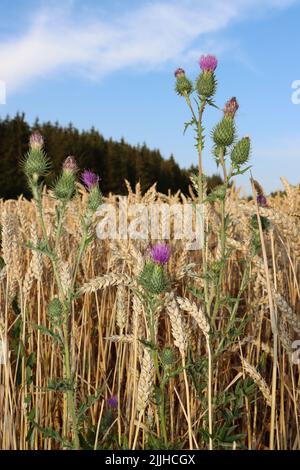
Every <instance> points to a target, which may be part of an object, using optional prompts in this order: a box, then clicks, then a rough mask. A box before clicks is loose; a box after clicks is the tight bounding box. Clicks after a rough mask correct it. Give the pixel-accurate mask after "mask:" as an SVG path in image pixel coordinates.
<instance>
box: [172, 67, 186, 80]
mask: <svg viewBox="0 0 300 470" xmlns="http://www.w3.org/2000/svg"><path fill="white" fill-rule="evenodd" d="M174 75H175V77H176V78H181V77H184V76H185V71H184V70H183V69H182V68H181V67H179V68H178V69H176V70H175V72H174Z"/></svg>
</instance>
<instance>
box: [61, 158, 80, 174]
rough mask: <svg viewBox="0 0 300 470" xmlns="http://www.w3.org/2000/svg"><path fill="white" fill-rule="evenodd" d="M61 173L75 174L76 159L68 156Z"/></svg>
mask: <svg viewBox="0 0 300 470" xmlns="http://www.w3.org/2000/svg"><path fill="white" fill-rule="evenodd" d="M63 171H69V172H70V173H77V171H78V166H77V163H76V158H75V157H73V156H72V155H69V157H67V158H66V159H65V161H64V163H63Z"/></svg>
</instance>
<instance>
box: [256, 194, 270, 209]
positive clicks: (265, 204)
mask: <svg viewBox="0 0 300 470" xmlns="http://www.w3.org/2000/svg"><path fill="white" fill-rule="evenodd" d="M256 199H257V204H258V205H259V206H261V207H268V202H267V198H266V196H264V195H263V194H259V195H258V196H257V198H256Z"/></svg>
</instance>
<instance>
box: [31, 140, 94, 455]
mask: <svg viewBox="0 0 300 470" xmlns="http://www.w3.org/2000/svg"><path fill="white" fill-rule="evenodd" d="M43 145H44V142H43V138H42V136H41V135H40V134H38V133H35V134H33V135H32V136H31V138H30V149H29V152H28V154H27V155H26V157H25V159H24V162H23V165H24V172H25V175H26V177H27V181H28V184H29V187H30V189H31V191H32V194H33V198H34V201H35V203H36V207H37V211H38V216H39V220H40V224H41V228H42V239H41V240H40V241H39V242H38V244H37V245H33V244H31V243H29V244H28V247H29V248H30V249H32V250H36V251H38V252H41V253H43V254H44V255H45V256H47V257H48V258H49V259H50V261H51V266H52V269H53V274H54V279H55V284H56V291H57V296H56V297H54V298H53V299H51V300H50V302H49V306H48V314H49V323H50V328H47V327H45V326H43V325H35V326H36V328H37V329H38V330H40V331H42V332H43V333H45V334H48V335H49V336H50V337H51V338H52V340H53V341H54V342H55V343H57V344H59V346H60V351H61V354H62V360H63V366H64V367H63V370H64V377H63V378H62V379H59V380H56V382H55V383H51V384H49V389H50V390H58V389H59V390H60V391H63V393H65V394H66V399H67V413H66V416H65V423H64V426H63V429H64V430H65V435H64V436H60V435H58V434H57V432H56V431H55V430H51V429H48V428H47V429H45V428H42V427H41V426H40V425H39V424H38V423H33V424H34V425H35V426H36V427H37V428H38V429H39V430H40V431H41V432H42V433H43V434H44V435H47V436H48V437H53V438H54V439H56V440H57V441H59V442H60V443H61V444H62V445H63V446H64V447H71V448H73V449H75V450H79V449H80V433H79V416H78V409H77V402H76V388H77V387H76V378H75V376H74V372H73V371H74V370H75V368H76V367H75V366H76V361H75V358H74V357H73V356H72V354H71V348H70V337H71V331H72V324H71V310H72V303H73V301H74V299H75V297H76V277H77V272H78V268H79V264H80V261H81V257H82V255H83V253H84V250H85V249H86V247H87V246H88V245H89V243H90V242H91V241H92V239H93V236H91V228H92V221H93V215H94V213H95V211H96V210H97V208H98V207H99V205H100V203H101V199H102V197H101V192H100V189H99V186H98V181H99V177H98V176H97V175H95V174H93V173H92V172H88V171H85V172H84V173H83V177H82V178H83V183H84V184H85V186H86V189H87V190H88V192H89V197H88V203H87V208H86V213H85V215H84V217H83V218H82V221H81V223H82V239H81V243H80V246H79V248H78V251H77V255H76V258H75V259H76V261H75V265H74V267H73V269H72V281H71V284H70V285H68V286H66V285H64V280H63V278H62V274H61V263H62V262H63V260H62V259H61V254H60V242H61V237H62V228H63V222H64V219H65V214H66V210H67V207H68V204H69V203H70V201H71V200H72V199H73V197H74V196H75V194H76V177H77V172H78V168H77V164H76V161H75V158H74V157H71V156H70V157H68V158H67V159H66V160H65V162H64V164H63V168H62V172H61V174H60V176H59V177H58V178H57V180H56V182H55V184H54V186H53V196H54V198H55V199H56V200H57V210H56V225H55V230H54V236H53V237H50V236H48V233H47V229H46V223H45V215H44V209H43V188H44V183H43V178H44V176H45V175H46V174H47V172H48V170H49V167H50V162H49V160H48V158H47V156H46V154H45V152H44V150H43ZM70 434H71V436H72V438H71V442H70V441H69V435H70Z"/></svg>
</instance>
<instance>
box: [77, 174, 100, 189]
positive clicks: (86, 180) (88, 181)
mask: <svg viewBox="0 0 300 470" xmlns="http://www.w3.org/2000/svg"><path fill="white" fill-rule="evenodd" d="M99 180H100V178H99V176H98V175H96V173H93V172H92V171H91V170H84V172H83V173H82V175H81V181H82V182H83V184H84V186H85V187H86V189H87V190H88V191H91V189H93V187H94V186H96V185H97V184H98V183H99Z"/></svg>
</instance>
